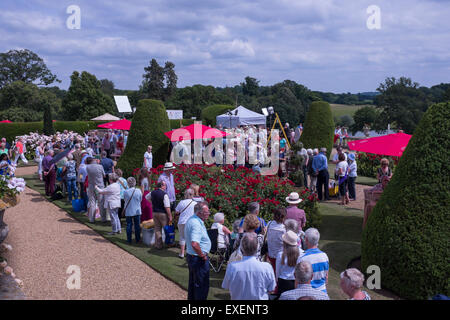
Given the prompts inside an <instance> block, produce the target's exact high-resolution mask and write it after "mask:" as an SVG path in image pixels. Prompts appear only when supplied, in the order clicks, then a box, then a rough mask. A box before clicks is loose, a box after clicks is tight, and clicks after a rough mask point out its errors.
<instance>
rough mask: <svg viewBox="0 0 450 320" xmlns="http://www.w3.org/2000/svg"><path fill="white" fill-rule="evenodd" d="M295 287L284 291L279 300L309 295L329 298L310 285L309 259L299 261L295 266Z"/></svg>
mask: <svg viewBox="0 0 450 320" xmlns="http://www.w3.org/2000/svg"><path fill="white" fill-rule="evenodd" d="M294 275H295V289H293V290H289V291H285V292H283V293H282V294H281V296H280V299H279V300H298V299H300V298H302V297H311V298H313V299H314V300H330V297H328V294H326V293H325V292H322V291H320V290H318V289H314V288H313V287H312V285H311V281H312V279H313V275H314V272H313V268H312V265H311V263H310V262H309V261H301V262H300V263H298V264H297V265H296V266H295V271H294Z"/></svg>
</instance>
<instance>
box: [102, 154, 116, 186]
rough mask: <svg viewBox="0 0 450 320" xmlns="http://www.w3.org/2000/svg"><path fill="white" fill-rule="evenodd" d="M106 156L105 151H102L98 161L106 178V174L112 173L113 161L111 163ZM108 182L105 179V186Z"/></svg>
mask: <svg viewBox="0 0 450 320" xmlns="http://www.w3.org/2000/svg"><path fill="white" fill-rule="evenodd" d="M106 155H107V154H106V151H102V159H101V160H100V164H101V165H102V167H103V170H104V171H105V175H106V176H108V174H110V173H114V161H112V160H111V159H110V158H107V157H106ZM108 182H109V181H108V179H107V178H106V177H105V181H104V183H105V185H107V184H108Z"/></svg>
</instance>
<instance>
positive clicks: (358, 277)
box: [340, 268, 371, 300]
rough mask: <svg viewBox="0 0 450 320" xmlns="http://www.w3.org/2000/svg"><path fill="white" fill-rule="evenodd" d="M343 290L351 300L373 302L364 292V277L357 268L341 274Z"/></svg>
mask: <svg viewBox="0 0 450 320" xmlns="http://www.w3.org/2000/svg"><path fill="white" fill-rule="evenodd" d="M340 285H341V289H342V291H343V292H344V293H345V294H346V295H347V296H348V297H349V299H350V300H371V299H370V296H369V294H368V293H367V292H366V291H363V290H362V288H363V285H364V275H363V274H362V273H361V271H359V270H358V269H355V268H350V269H347V270H345V271H344V272H342V273H341V283H340Z"/></svg>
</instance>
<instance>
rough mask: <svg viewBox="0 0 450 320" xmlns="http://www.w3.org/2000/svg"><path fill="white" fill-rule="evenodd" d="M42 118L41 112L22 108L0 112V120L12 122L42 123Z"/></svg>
mask: <svg viewBox="0 0 450 320" xmlns="http://www.w3.org/2000/svg"><path fill="white" fill-rule="evenodd" d="M42 117H43V113H42V112H40V111H35V110H31V109H24V108H9V109H6V110H4V111H0V119H1V120H10V121H12V122H32V121H42Z"/></svg>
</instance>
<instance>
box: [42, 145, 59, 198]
mask: <svg viewBox="0 0 450 320" xmlns="http://www.w3.org/2000/svg"><path fill="white" fill-rule="evenodd" d="M54 154H55V152H54V151H53V150H51V149H50V150H48V151H47V154H46V156H45V157H44V159H42V170H43V173H44V181H45V195H46V196H51V195H52V194H53V192H54V191H55V182H56V167H55V164H54V163H53V156H54Z"/></svg>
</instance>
